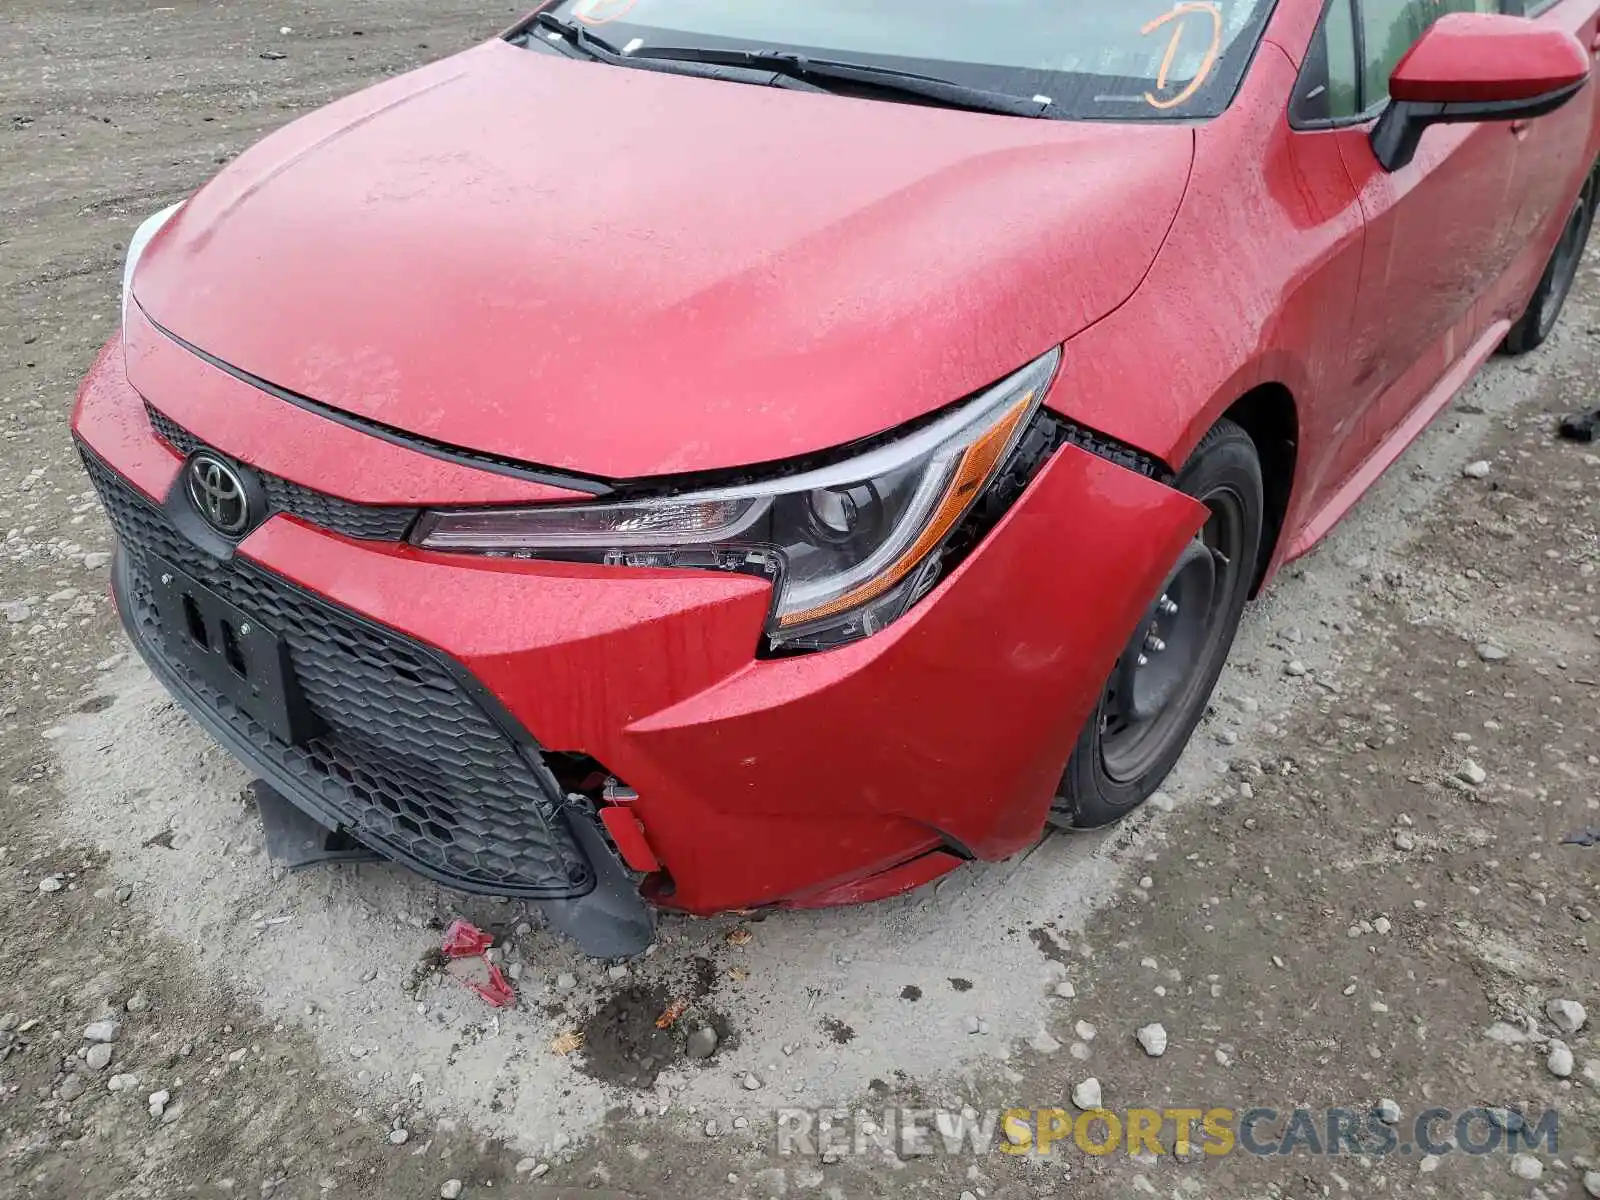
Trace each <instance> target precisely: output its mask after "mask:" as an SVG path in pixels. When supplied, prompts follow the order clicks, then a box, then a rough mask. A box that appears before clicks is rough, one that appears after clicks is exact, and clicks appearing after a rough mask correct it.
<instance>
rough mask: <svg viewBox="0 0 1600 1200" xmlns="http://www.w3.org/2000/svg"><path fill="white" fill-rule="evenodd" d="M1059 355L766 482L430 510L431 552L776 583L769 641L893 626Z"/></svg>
mask: <svg viewBox="0 0 1600 1200" xmlns="http://www.w3.org/2000/svg"><path fill="white" fill-rule="evenodd" d="M1059 360H1060V351H1059V350H1051V351H1050V352H1049V353H1048V354H1045V355H1044V356H1043V357H1041V358H1037V359H1035V360H1034V361H1033V362H1031V363H1029V364H1028V365H1027V366H1025V367H1023V368H1022V369H1021V370H1020V371H1018V372H1016V373H1015V374H1014V375H1011V376H1009V377H1007V378H1006V379H1003V380H1002V381H1000V382H999V383H997V384H996V385H994V386H993V387H991V388H989V389H988V390H987V391H985V392H984V393H982V394H981V395H980V396H978V397H977V398H975V399H973V400H971V401H969V402H967V403H966V404H963V405H961V406H960V407H958V408H955V409H953V410H952V411H950V412H948V413H946V414H945V415H943V416H942V417H940V418H938V419H937V420H935V421H933V422H931V423H929V424H927V425H924V426H922V427H921V428H918V429H916V430H914V431H912V432H911V433H908V434H906V435H905V436H904V437H902V438H898V439H896V440H893V441H889V442H887V443H885V444H883V445H880V446H878V447H877V448H875V449H872V450H869V451H866V452H864V453H862V454H860V455H858V456H857V457H854V458H850V459H847V460H845V461H843V462H839V463H836V464H834V465H832V466H828V467H822V468H817V469H814V470H808V471H802V472H800V473H798V474H792V475H788V476H786V477H782V478H775V479H772V480H770V481H767V482H762V483H748V484H740V485H738V486H736V487H723V488H714V489H707V490H704V491H698V492H692V493H682V494H678V495H669V496H660V497H652V498H646V499H637V500H620V501H616V502H613V503H603V504H563V505H551V506H548V507H544V508H519V509H476V510H462V511H456V512H435V513H429V514H427V515H426V516H425V517H424V518H423V520H422V521H421V522H419V524H418V526H417V531H416V533H415V534H414V535H413V536H414V540H415V541H416V542H417V543H418V544H420V545H423V546H426V547H429V548H431V549H435V550H470V551H478V552H480V553H499V554H510V555H516V556H520V557H527V558H556V559H567V560H573V559H577V560H580V561H588V562H603V563H611V564H615V565H619V566H641V567H679V568H699V569H708V570H724V571H742V572H747V573H751V574H757V575H762V576H765V577H767V578H769V579H771V580H772V582H773V593H774V594H773V605H772V613H771V617H770V619H769V621H768V624H767V638H768V640H769V643H770V645H771V647H772V648H774V649H776V648H779V647H782V648H784V649H789V650H800V649H811V650H815V649H823V648H825V647H828V646H834V645H838V644H840V643H842V642H847V641H852V640H854V639H856V638H860V637H865V636H867V635H868V634H870V633H874V632H876V631H877V630H879V629H881V628H883V627H884V626H885V625H887V624H889V622H891V621H893V620H895V619H896V618H897V617H899V616H900V615H901V614H903V613H904V612H905V611H906V609H908V608H909V607H910V606H911V605H912V604H914V603H915V602H916V601H917V600H918V599H919V598H920V597H921V596H923V595H924V594H926V592H927V591H928V589H929V588H931V587H932V586H933V585H934V583H935V582H936V581H937V579H938V577H939V569H940V562H941V556H940V554H939V553H938V551H939V550H940V548H941V547H942V546H943V545H944V543H945V541H946V539H947V538H948V537H949V535H950V533H951V531H952V530H954V529H955V528H956V526H957V524H958V523H959V522H960V520H961V518H962V516H963V515H964V514H965V513H966V512H967V511H968V510H969V509H970V508H971V507H972V505H973V503H974V502H975V501H976V500H977V499H978V497H979V496H981V495H982V494H983V491H984V489H985V488H986V487H987V486H988V485H989V483H990V481H991V480H992V479H993V478H994V476H995V474H996V472H997V471H998V470H999V468H1000V466H1001V465H1002V464H1003V463H1004V462H1005V460H1006V456H1007V454H1008V453H1009V451H1010V450H1011V448H1012V447H1013V446H1014V445H1015V444H1016V442H1017V440H1018V439H1019V438H1020V436H1021V435H1022V432H1023V430H1025V429H1026V428H1027V425H1028V419H1029V418H1030V417H1031V416H1032V415H1033V413H1034V411H1035V410H1036V409H1037V408H1038V406H1039V402H1040V398H1041V397H1042V396H1043V395H1044V393H1045V389H1046V387H1047V386H1048V385H1049V382H1050V378H1051V376H1052V375H1053V374H1054V372H1055V369H1056V364H1057V362H1058V361H1059Z"/></svg>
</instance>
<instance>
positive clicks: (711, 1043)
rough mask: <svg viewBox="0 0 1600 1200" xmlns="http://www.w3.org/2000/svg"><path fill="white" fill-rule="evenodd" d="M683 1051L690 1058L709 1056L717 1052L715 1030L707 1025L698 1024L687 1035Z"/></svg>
mask: <svg viewBox="0 0 1600 1200" xmlns="http://www.w3.org/2000/svg"><path fill="white" fill-rule="evenodd" d="M683 1052H684V1053H685V1054H687V1055H688V1056H689V1057H690V1058H710V1057H711V1056H712V1055H713V1054H715V1053H716V1052H717V1031H716V1030H715V1029H713V1028H711V1026H709V1025H702V1026H700V1028H699V1029H696V1030H695V1031H694V1032H693V1033H691V1034H690V1035H689V1041H688V1043H687V1044H686V1045H685V1046H684V1050H683Z"/></svg>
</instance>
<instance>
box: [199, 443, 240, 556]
mask: <svg viewBox="0 0 1600 1200" xmlns="http://www.w3.org/2000/svg"><path fill="white" fill-rule="evenodd" d="M187 473H188V478H187V483H188V488H189V499H190V500H191V501H192V502H193V503H194V507H195V511H197V512H198V513H199V514H200V515H201V516H202V517H204V518H205V519H206V524H208V525H210V526H211V527H212V528H213V529H215V530H216V531H217V532H218V533H224V534H227V535H228V536H230V537H231V536H233V535H235V534H239V533H243V532H244V531H245V529H246V528H247V527H248V526H249V524H250V500H249V496H248V495H247V493H246V492H245V489H244V480H243V479H241V478H240V477H239V472H238V471H237V470H235V469H234V467H233V466H232V464H230V463H227V462H224V461H223V460H222V459H220V458H218V457H217V456H216V455H214V454H207V453H205V452H201V453H199V454H196V455H195V456H194V457H193V458H191V459H190V460H189V466H188V468H187Z"/></svg>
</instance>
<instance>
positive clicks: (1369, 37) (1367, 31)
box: [1358, 0, 1500, 111]
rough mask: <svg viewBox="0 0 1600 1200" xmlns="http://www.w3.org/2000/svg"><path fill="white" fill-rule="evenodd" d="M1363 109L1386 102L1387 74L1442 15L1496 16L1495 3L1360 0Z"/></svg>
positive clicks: (1485, 0)
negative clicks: (1473, 13) (1485, 14)
mask: <svg viewBox="0 0 1600 1200" xmlns="http://www.w3.org/2000/svg"><path fill="white" fill-rule="evenodd" d="M1358 7H1359V9H1360V12H1361V18H1360V23H1361V48H1362V49H1361V60H1362V61H1361V96H1362V109H1363V111H1365V110H1366V109H1370V108H1372V107H1374V106H1375V105H1377V104H1379V103H1380V102H1382V101H1384V100H1387V99H1388V98H1389V73H1390V72H1391V71H1393V70H1394V65H1395V63H1397V62H1399V61H1400V60H1401V59H1402V58H1404V57H1405V53H1406V51H1407V50H1409V49H1411V46H1412V43H1414V42H1415V41H1416V40H1417V39H1418V38H1419V37H1421V36H1422V33H1423V31H1424V30H1426V29H1427V28H1428V26H1430V25H1432V24H1433V23H1434V22H1435V21H1437V20H1438V19H1439V18H1440V17H1442V16H1444V14H1445V13H1451V12H1481V13H1492V12H1499V11H1500V5H1499V3H1498V2H1497V0H1359V4H1358Z"/></svg>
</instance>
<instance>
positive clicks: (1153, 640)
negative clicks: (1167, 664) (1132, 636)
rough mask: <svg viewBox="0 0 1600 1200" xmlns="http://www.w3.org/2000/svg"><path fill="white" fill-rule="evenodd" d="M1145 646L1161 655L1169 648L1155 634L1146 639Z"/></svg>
mask: <svg viewBox="0 0 1600 1200" xmlns="http://www.w3.org/2000/svg"><path fill="white" fill-rule="evenodd" d="M1144 644H1145V648H1146V649H1149V650H1153V651H1155V652H1156V653H1157V654H1160V653H1161V652H1162V651H1163V650H1165V649H1166V648H1167V644H1166V643H1165V642H1163V641H1162V640H1161V639H1160V638H1158V637H1157V636H1156V635H1155V634H1153V633H1152V634H1151V635H1150V636H1149V637H1147V638H1145V639H1144Z"/></svg>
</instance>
